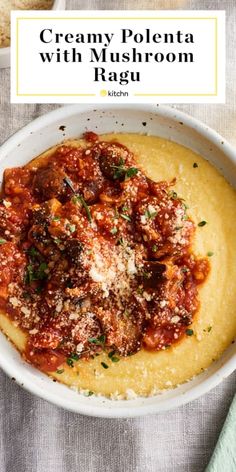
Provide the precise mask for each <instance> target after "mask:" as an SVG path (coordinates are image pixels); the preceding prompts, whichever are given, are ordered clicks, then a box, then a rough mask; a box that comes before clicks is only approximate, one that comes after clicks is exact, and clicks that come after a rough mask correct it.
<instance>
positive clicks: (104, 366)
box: [101, 362, 109, 369]
mask: <svg viewBox="0 0 236 472" xmlns="http://www.w3.org/2000/svg"><path fill="white" fill-rule="evenodd" d="M101 365H102V367H103V368H104V369H108V367H109V366H108V365H107V364H106V363H105V362H101Z"/></svg>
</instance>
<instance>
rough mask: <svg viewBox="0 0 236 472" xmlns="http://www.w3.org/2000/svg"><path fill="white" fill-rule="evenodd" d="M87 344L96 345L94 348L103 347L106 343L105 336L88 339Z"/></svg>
mask: <svg viewBox="0 0 236 472" xmlns="http://www.w3.org/2000/svg"><path fill="white" fill-rule="evenodd" d="M88 342H89V343H91V344H96V346H104V344H105V342H106V336H105V334H102V335H101V336H99V338H88Z"/></svg>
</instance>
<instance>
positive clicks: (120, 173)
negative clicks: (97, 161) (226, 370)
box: [111, 158, 138, 180]
mask: <svg viewBox="0 0 236 472" xmlns="http://www.w3.org/2000/svg"><path fill="white" fill-rule="evenodd" d="M124 164H125V161H124V159H122V158H121V159H120V161H119V164H118V165H112V166H111V167H112V168H113V169H114V174H113V178H114V179H115V180H116V179H121V178H122V179H123V178H124V179H125V180H126V179H129V178H130V177H134V176H135V175H136V174H137V173H138V169H137V168H136V167H129V168H127V167H125V165H124Z"/></svg>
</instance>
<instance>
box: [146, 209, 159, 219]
mask: <svg viewBox="0 0 236 472" xmlns="http://www.w3.org/2000/svg"><path fill="white" fill-rule="evenodd" d="M156 215H157V211H152V212H151V211H150V210H149V209H147V210H146V211H145V216H146V218H149V219H151V220H152V219H153V218H155V216H156Z"/></svg>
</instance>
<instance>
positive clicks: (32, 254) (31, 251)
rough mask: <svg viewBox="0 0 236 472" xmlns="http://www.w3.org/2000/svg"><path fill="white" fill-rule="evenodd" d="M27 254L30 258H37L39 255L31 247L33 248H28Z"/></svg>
mask: <svg viewBox="0 0 236 472" xmlns="http://www.w3.org/2000/svg"><path fill="white" fill-rule="evenodd" d="M27 252H28V254H29V255H30V256H31V257H32V258H34V257H37V256H39V255H40V254H39V252H38V251H37V249H35V247H33V246H32V247H30V248H29V249H28V251H27Z"/></svg>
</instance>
